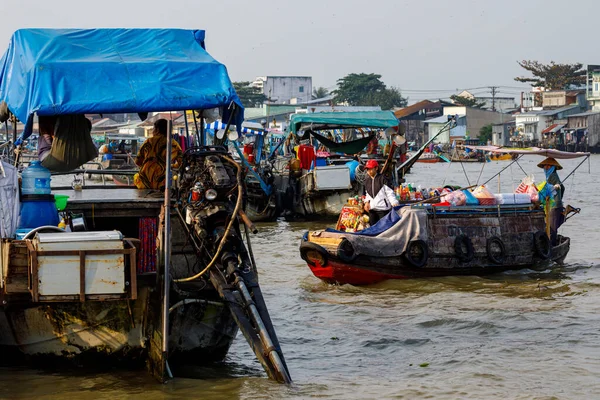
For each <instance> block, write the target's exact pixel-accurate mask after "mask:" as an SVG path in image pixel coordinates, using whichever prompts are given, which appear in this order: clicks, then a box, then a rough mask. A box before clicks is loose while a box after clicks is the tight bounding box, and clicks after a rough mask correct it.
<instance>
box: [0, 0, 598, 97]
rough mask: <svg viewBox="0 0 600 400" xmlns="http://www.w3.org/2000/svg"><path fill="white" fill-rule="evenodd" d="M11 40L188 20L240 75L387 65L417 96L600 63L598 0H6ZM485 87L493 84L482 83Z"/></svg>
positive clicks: (337, 72)
mask: <svg viewBox="0 0 600 400" xmlns="http://www.w3.org/2000/svg"><path fill="white" fill-rule="evenodd" d="M0 3H1V4H2V5H3V7H2V8H3V11H4V13H3V17H2V19H1V22H0V45H1V46H0V48H1V52H4V51H5V49H6V45H7V43H8V40H9V38H10V35H11V34H12V32H13V31H14V30H16V29H18V28H26V27H48V28H67V27H69V28H92V27H178V28H190V29H191V28H198V29H205V30H206V31H207V39H206V43H207V49H208V51H209V52H210V53H211V54H212V55H213V56H214V57H215V58H216V59H217V60H219V61H221V62H223V63H224V64H225V65H227V67H228V69H229V74H230V77H231V79H232V80H234V81H240V80H252V79H254V78H255V77H256V76H262V75H307V76H312V77H313V86H324V87H327V88H330V89H333V88H334V86H335V82H336V80H337V79H338V78H341V77H343V76H345V75H346V74H348V73H352V72H355V73H361V72H364V73H378V74H381V75H382V80H383V81H384V82H385V83H386V84H387V85H389V86H396V87H399V88H400V89H401V90H402V93H403V95H405V96H408V97H409V99H410V100H411V102H414V101H417V100H421V99H424V98H439V97H448V96H449V95H450V94H453V93H454V90H455V89H465V88H480V87H486V86H491V85H496V86H508V87H503V88H501V89H500V92H499V94H498V95H499V96H518V92H519V89H518V88H519V87H525V86H524V85H523V84H521V83H519V82H516V81H514V80H513V78H514V77H515V76H518V75H521V74H523V73H524V72H525V71H524V70H522V69H521V68H520V67H519V66H518V65H517V63H516V61H517V60H522V59H534V60H539V61H543V62H548V61H551V60H554V61H556V62H565V63H572V62H581V63H584V64H587V63H590V64H595V63H598V64H600V54H598V55H595V51H596V49H597V48H598V43H599V39H600V29H599V27H600V24H598V23H595V22H594V21H595V18H598V16H600V1H598V0H579V1H578V0H571V1H558V0H494V1H492V0H454V1H448V0H411V1H409V0H370V1H365V0H360V1H359V0H317V1H315V0H304V1H293V2H292V1H287V0H279V1H277V0H264V1H251V0H213V1H203V0H168V1H165V0H162V1H157V0H137V1H130V0H102V1H97V0H95V1H89V0H52V1H48V0H44V1H41V0H2V1H1V2H0ZM473 92H474V93H476V94H481V95H484V94H485V92H486V89H475V90H473Z"/></svg>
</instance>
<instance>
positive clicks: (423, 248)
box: [404, 240, 429, 268]
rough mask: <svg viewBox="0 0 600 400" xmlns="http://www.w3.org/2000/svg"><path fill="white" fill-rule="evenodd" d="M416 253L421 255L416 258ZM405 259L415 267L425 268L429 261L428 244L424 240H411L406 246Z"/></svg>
mask: <svg viewBox="0 0 600 400" xmlns="http://www.w3.org/2000/svg"><path fill="white" fill-rule="evenodd" d="M415 253H417V254H420V256H415ZM404 258H405V259H406V261H407V262H408V263H409V264H410V265H412V266H413V267H417V268H421V267H424V266H425V265H426V264H427V260H428V259H429V248H428V247H427V243H426V242H425V241H424V240H411V241H410V242H408V245H407V246H406V251H405V252H404Z"/></svg>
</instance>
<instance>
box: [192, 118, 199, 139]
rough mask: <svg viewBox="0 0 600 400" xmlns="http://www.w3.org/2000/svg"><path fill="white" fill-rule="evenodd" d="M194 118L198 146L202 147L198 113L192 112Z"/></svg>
mask: <svg viewBox="0 0 600 400" xmlns="http://www.w3.org/2000/svg"><path fill="white" fill-rule="evenodd" d="M192 116H193V117H194V127H195V128H196V146H200V131H199V130H198V120H197V119H196V111H192Z"/></svg>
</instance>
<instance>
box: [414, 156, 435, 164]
mask: <svg viewBox="0 0 600 400" xmlns="http://www.w3.org/2000/svg"><path fill="white" fill-rule="evenodd" d="M416 162H418V163H428V164H432V163H436V162H440V158H439V157H438V156H437V155H435V154H433V153H423V154H422V155H421V157H419V158H418V159H417V161H416Z"/></svg>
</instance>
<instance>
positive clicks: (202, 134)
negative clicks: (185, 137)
mask: <svg viewBox="0 0 600 400" xmlns="http://www.w3.org/2000/svg"><path fill="white" fill-rule="evenodd" d="M200 145H201V146H206V132H205V131H204V117H201V118H200Z"/></svg>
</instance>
